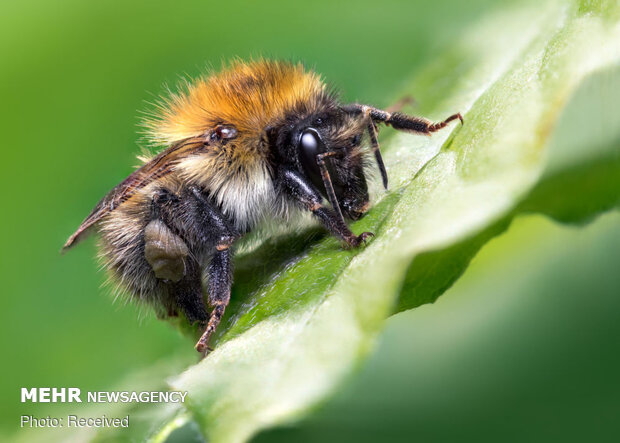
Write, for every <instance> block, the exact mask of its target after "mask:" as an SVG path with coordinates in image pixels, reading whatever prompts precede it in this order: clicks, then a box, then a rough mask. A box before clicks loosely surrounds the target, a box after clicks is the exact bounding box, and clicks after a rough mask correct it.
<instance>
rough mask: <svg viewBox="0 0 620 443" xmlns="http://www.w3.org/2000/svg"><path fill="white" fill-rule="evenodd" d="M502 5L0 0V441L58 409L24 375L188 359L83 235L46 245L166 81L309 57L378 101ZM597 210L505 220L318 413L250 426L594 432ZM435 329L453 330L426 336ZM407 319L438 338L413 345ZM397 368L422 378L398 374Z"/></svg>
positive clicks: (614, 247) (609, 256)
mask: <svg viewBox="0 0 620 443" xmlns="http://www.w3.org/2000/svg"><path fill="white" fill-rule="evenodd" d="M496 7H497V2H493V1H490V0H474V1H469V2H461V1H456V0H450V1H435V2H421V1H420V2H411V1H402V2H370V1H345V2H338V3H337V4H336V3H335V2H329V1H318V2H306V3H293V2H284V1H282V2H276V1H271V2H206V1H176V2H163V1H156V2H154V1H149V2H147V1H140V2H123V1H101V2H84V1H53V2H49V1H48V2H44V1H26V2H19V3H18V2H11V3H8V2H4V3H3V5H2V6H1V9H2V14H1V18H0V20H1V22H0V24H1V26H0V48H1V49H0V51H1V54H2V57H1V59H2V62H1V69H0V91H1V92H0V97H1V98H2V104H3V106H2V109H1V110H0V113H1V118H0V122H1V123H0V125H1V126H2V134H3V137H4V140H3V155H4V158H5V160H4V164H5V168H4V171H3V174H2V175H1V180H2V189H3V194H4V195H5V198H8V202H5V206H4V208H5V209H4V211H3V216H2V219H1V222H0V223H2V226H1V228H2V229H1V231H0V232H2V236H3V239H2V245H3V253H2V254H1V258H0V259H1V260H2V266H1V267H0V269H1V272H2V281H3V295H2V298H1V301H0V303H1V304H2V305H1V310H2V322H1V323H0V334H1V335H2V337H3V339H2V342H3V351H4V358H3V362H4V365H3V370H2V374H3V377H2V378H1V380H0V396H1V398H2V399H3V401H2V403H1V404H0V408H1V410H0V426H1V428H0V429H1V432H0V436H1V435H2V434H4V435H9V434H11V433H12V432H14V431H16V430H17V424H18V419H19V416H20V415H22V414H45V415H47V414H50V413H52V414H53V413H55V412H57V411H58V410H59V409H55V407H56V405H43V406H41V405H37V404H34V405H31V404H21V403H19V388H20V387H30V386H78V387H80V388H82V389H83V390H104V389H106V388H110V387H112V386H114V385H115V384H116V383H118V381H119V380H122V379H124V378H125V377H126V376H127V375H128V374H130V373H132V372H134V371H135V370H139V369H143V368H148V367H149V366H151V365H153V364H155V363H156V362H158V361H160V360H161V359H165V358H167V357H168V356H170V355H171V354H172V353H175V354H179V361H182V362H183V361H184V362H192V361H194V358H195V356H194V351H193V349H192V346H191V342H190V341H188V340H187V339H185V338H183V337H181V336H180V334H179V333H178V332H177V331H176V330H174V329H173V328H172V327H170V326H169V325H167V324H166V323H164V322H159V321H157V320H155V319H154V318H152V316H151V315H150V313H148V312H139V310H138V309H137V308H136V307H134V306H132V305H125V304H124V303H123V301H121V300H117V301H116V303H112V300H111V298H110V297H108V296H107V293H108V291H106V290H105V289H102V288H101V284H102V283H103V281H104V278H105V277H104V275H103V273H101V272H98V270H97V268H98V265H97V263H96V260H95V254H96V251H95V248H94V241H93V240H92V239H91V240H88V241H87V242H85V243H84V244H82V245H80V246H79V247H77V248H76V249H74V250H72V251H71V252H70V253H68V254H67V255H65V256H61V255H60V254H59V250H60V247H61V245H62V244H63V242H64V240H65V239H66V237H67V236H68V235H69V234H71V233H72V232H73V230H74V229H75V228H76V227H77V226H78V225H79V223H80V222H81V220H82V219H83V218H84V216H85V215H87V213H88V212H89V211H90V209H91V208H92V207H93V206H94V204H95V203H96V202H97V201H98V199H99V198H100V197H102V196H103V195H104V194H105V193H106V192H107V191H108V190H109V189H110V188H112V187H113V186H114V185H115V184H117V183H118V182H119V181H120V180H122V179H123V178H124V177H125V176H126V175H127V174H128V173H130V172H131V170H132V166H133V165H135V164H136V163H137V161H136V160H135V154H136V153H137V152H138V151H139V147H138V142H139V139H140V136H139V134H138V117H139V113H140V111H141V110H144V109H146V108H147V107H148V106H147V104H146V103H147V102H149V101H153V100H154V98H155V97H156V96H157V95H158V94H160V93H161V92H162V91H163V90H164V86H163V85H164V83H168V84H170V85H174V84H175V83H176V81H177V80H178V78H179V75H184V74H188V75H190V76H193V75H197V74H199V73H200V72H203V71H204V69H205V67H207V66H214V67H218V66H219V65H220V64H221V62H222V61H226V60H228V59H229V58H231V57H233V56H241V57H249V56H258V55H263V56H268V57H277V58H286V59H294V60H303V61H304V62H305V63H306V64H307V65H309V66H311V67H314V68H315V69H316V70H317V71H318V72H320V73H322V74H323V75H324V77H325V78H326V79H327V80H328V82H330V83H332V84H333V85H335V86H336V87H338V88H339V89H340V90H341V91H342V93H343V97H344V98H345V99H346V100H351V101H353V100H359V101H364V102H368V103H372V104H375V105H377V106H386V105H388V104H390V103H391V102H392V101H393V100H394V99H395V98H397V97H398V91H399V89H401V88H402V85H403V84H404V83H405V82H406V81H407V80H408V79H409V77H410V75H411V73H412V72H415V70H416V68H417V67H419V66H421V65H423V64H424V63H426V62H428V60H429V59H432V57H433V54H434V53H435V52H436V51H438V50H439V49H440V48H443V47H446V46H447V45H449V44H450V42H451V41H452V40H453V39H455V38H457V37H458V36H459V34H460V32H461V31H462V30H463V29H464V28H466V27H468V26H470V25H471V24H472V23H474V22H476V21H477V20H478V19H479V18H480V17H482V16H483V15H485V14H486V13H488V12H489V11H490V10H492V9H493V8H496ZM600 223H602V225H600V226H599V224H597V225H596V228H591V231H588V232H593V233H587V232H586V233H583V232H581V231H575V230H571V229H569V228H557V227H554V226H552V225H551V224H550V223H549V222H543V221H541V220H534V221H528V222H525V223H523V224H522V225H521V224H519V228H518V231H517V234H514V233H513V232H512V231H510V232H509V234H507V236H506V237H510V236H512V237H511V238H513V240H502V241H503V242H504V243H501V242H500V241H499V240H498V241H497V244H499V246H497V245H495V246H489V249H491V248H492V247H493V248H495V249H494V250H493V251H492V253H494V254H497V255H498V256H500V255H501V256H502V257H504V261H499V260H497V262H498V263H500V264H497V263H495V262H496V260H495V259H493V260H492V259H489V258H487V259H486V262H485V259H484V258H483V257H481V258H479V259H477V267H476V268H475V272H474V271H473V270H472V271H471V272H468V274H467V278H464V279H463V280H462V281H461V282H459V283H458V285H459V286H458V287H455V288H453V290H452V291H453V292H454V291H457V290H460V291H461V292H465V294H464V295H463V294H461V295H459V297H456V296H454V297H450V296H449V294H446V295H445V296H444V297H443V298H442V299H440V302H439V303H438V304H436V305H432V306H426V307H424V308H422V309H419V310H416V311H413V312H410V313H405V314H401V315H399V316H396V317H394V318H393V319H392V320H391V321H390V327H389V329H388V331H387V333H386V335H385V337H384V339H383V342H382V345H381V347H380V349H379V352H378V353H377V354H376V355H375V357H374V360H372V361H371V362H370V364H369V365H368V366H367V367H365V368H364V369H363V371H362V374H361V375H360V376H359V378H358V379H357V380H356V381H353V382H352V384H351V385H350V386H348V387H346V388H345V390H344V391H343V392H342V393H340V394H339V396H338V397H337V398H336V399H335V400H334V401H333V402H331V403H329V404H328V405H326V406H325V408H324V409H323V410H322V411H319V412H318V414H317V416H316V417H313V418H311V419H310V421H309V422H308V423H306V424H304V425H302V426H300V427H298V428H293V429H283V430H277V431H273V432H271V433H267V434H263V435H261V436H260V437H259V438H258V439H259V440H261V441H265V440H270V439H276V440H282V439H284V440H287V439H288V438H293V437H295V438H308V439H313V440H314V439H316V440H319V439H321V438H329V437H333V438H336V437H337V438H344V436H346V435H354V436H357V437H359V438H360V439H361V437H364V436H365V437H369V436H374V437H375V438H377V439H379V438H381V437H382V436H389V437H391V438H392V439H394V440H398V439H408V437H410V436H413V435H415V432H414V431H417V432H419V434H417V437H418V439H420V440H422V441H428V440H437V439H447V440H457V439H461V437H463V439H465V437H472V438H476V437H480V436H481V435H486V436H489V435H490V436H494V437H495V438H494V439H501V440H505V439H507V438H505V437H511V438H512V439H514V440H521V438H520V437H526V436H540V437H551V436H554V435H555V434H553V432H555V431H556V430H557V429H560V428H562V427H561V426H560V425H559V424H558V423H564V422H566V423H570V424H571V426H566V427H564V428H562V429H564V431H566V433H565V434H563V435H564V437H567V436H571V435H572V436H576V435H579V436H587V434H583V435H582V434H571V432H570V431H571V430H572V429H573V427H575V426H577V425H578V424H579V423H583V427H581V428H580V429H581V430H582V431H584V432H585V430H587V429H590V430H592V432H593V433H594V429H595V428H597V427H599V426H604V425H607V424H608V423H609V420H610V418H612V417H613V418H615V417H617V416H618V412H620V408H618V401H619V399H620V397H619V395H618V394H620V389H619V385H618V382H617V380H616V377H615V376H614V374H617V373H619V371H618V366H619V365H618V355H619V353H618V351H620V343H619V342H618V337H620V326H618V325H619V323H618V322H617V320H618V319H619V318H618V315H617V312H618V307H619V306H618V300H617V295H618V292H620V289H619V288H620V285H619V284H618V283H619V281H618V279H617V278H618V277H617V274H616V273H617V269H618V268H617V263H618V262H619V259H620V256H619V253H618V251H620V247H619V246H620V241H619V235H620V232H619V231H618V229H617V228H616V226H617V225H618V218H617V217H615V218H613V217H612V216H608V217H606V218H605V219H604V220H602V221H601V222H600ZM593 226H594V225H593ZM601 226H602V227H601ZM588 229H590V228H588ZM551 231H553V232H554V235H555V237H554V236H550V237H549V238H552V239H556V238H557V239H558V240H557V241H556V243H554V241H555V240H548V239H547V233H548V232H551ZM584 232H585V231H584ZM514 235H517V237H514ZM588 235H589V236H590V237H588ZM571 236H573V237H574V236H577V237H578V238H585V239H586V240H580V241H581V242H582V243H581V246H582V247H581V248H577V249H572V250H571V252H570V254H572V255H568V253H567V254H560V255H557V254H556V255H554V257H555V258H553V260H551V264H549V263H548V262H547V261H545V260H542V259H541V260H539V261H538V262H536V263H538V265H537V266H534V264H533V263H532V262H530V261H529V260H524V259H523V257H520V256H519V255H518V254H515V258H514V261H511V259H512V257H511V254H507V251H510V250H511V248H512V247H513V246H514V245H517V244H518V245H520V246H521V247H522V248H524V250H523V251H522V252H523V254H526V253H527V246H524V245H533V246H539V244H540V240H541V239H544V240H545V241H546V242H547V243H545V245H546V246H545V250H546V251H558V250H559V251H562V249H561V248H562V247H563V244H564V243H565V242H566V241H567V240H566V239H568V238H571V239H572V238H573V237H571ZM577 237H575V238H577ZM514 238H517V239H518V240H514ZM511 241H512V242H513V243H511ZM571 241H572V240H571ZM590 241H591V242H592V243H590ZM527 242H529V243H527ZM533 246H532V247H533ZM558 248H560V249H558ZM590 249H591V250H590ZM492 253H491V252H488V253H485V254H492ZM564 255H568V256H566V257H565V256H564ZM491 256H492V255H491ZM485 257H488V256H485ZM541 257H544V256H543V255H541ZM519 260H521V261H519ZM525 265H529V268H528V267H526V268H523V266H525ZM524 269H525V270H524ZM584 269H585V270H586V271H587V272H586V271H584ZM576 271H579V272H576ZM614 271H615V272H614ZM520 275H526V276H527V278H526V277H523V278H522V279H521V278H519V276H520ZM486 276H493V277H488V278H487V277H486ZM565 276H571V278H572V279H573V280H566V279H564V277H565ZM491 278H496V279H500V281H503V280H504V279H505V280H506V281H508V280H510V279H513V278H514V279H517V280H516V281H515V284H514V285H512V284H508V283H507V284H505V285H504V287H505V290H500V291H497V290H489V289H488V288H492V287H493V282H489V281H487V280H488V279H491ZM559 283H563V284H564V286H562V285H560V284H559ZM468 285H469V286H468ZM485 285H489V286H485ZM497 286H498V285H497V284H496V285H495V287H497ZM499 286H500V287H501V285H499ZM459 288H460V289H459ZM567 294H568V295H567ZM490 295H493V297H492V300H490V299H489V298H488V297H490ZM565 296H566V298H564V297H565ZM613 296H616V297H613ZM484 297H487V298H484ZM444 299H445V300H444ZM457 299H458V300H457ZM491 301H492V302H491ZM586 301H587V303H586ZM489 303H490V304H491V306H488V304H489ZM477 306H485V308H484V309H476V307H477ZM463 310H465V311H467V312H469V313H470V314H471V315H470V316H469V317H464V318H463V317H462V312H463ZM457 311H458V313H457ZM429 313H430V314H429ZM571 315H572V317H571ZM418 317H422V320H419V319H418ZM424 321H426V322H428V323H427V326H426V327H425V326H424ZM434 322H437V324H442V325H445V324H446V323H450V324H454V325H455V327H454V329H448V330H445V329H443V328H439V327H438V328H437V330H436V331H435V332H433V331H434V330H433V329H432V328H429V327H428V324H431V323H434ZM420 324H422V326H420ZM418 328H420V330H423V331H425V333H427V334H428V333H433V334H434V335H433V336H432V337H428V336H425V337H423V338H424V340H423V341H422V340H421V338H420V336H419V334H417V332H418ZM459 328H465V330H466V331H469V334H464V333H463V329H459ZM467 328H469V329H467ZM429 339H432V340H429ZM550 348H553V349H556V350H557V351H555V352H556V353H557V355H556V354H554V353H549V352H547V351H546V350H547V349H550ZM421 355H423V357H420V356H421ZM418 358H422V359H423V361H421V360H419V359H418ZM612 369H613V371H612ZM171 371H172V370H171ZM425 371H426V372H425ZM171 373H172V372H171ZM409 373H413V374H418V375H416V377H418V378H415V377H413V378H409V379H408V383H403V378H406V377H405V375H408V374H409ZM528 377H529V378H528ZM347 390H348V391H347ZM504 392H506V394H505V395H504V394H503V393H504ZM356 395H361V397H356ZM588 406H592V407H591V408H590V407H588ZM535 426H538V427H537V428H536V427H535ZM532 429H539V430H540V432H539V433H538V434H534V435H531V430H532ZM353 430H354V431H355V433H354V434H350V432H352V431H353ZM545 430H546V431H548V432H547V433H546V434H545ZM526 431H530V433H529V434H528V433H525V432H526ZM592 435H594V434H592ZM489 439H490V440H492V439H493V438H489Z"/></svg>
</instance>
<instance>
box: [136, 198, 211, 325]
mask: <svg viewBox="0 0 620 443" xmlns="http://www.w3.org/2000/svg"><path fill="white" fill-rule="evenodd" d="M164 204H170V197H169V196H168V195H165V194H160V195H159V196H158V198H155V199H154V200H153V210H152V220H151V221H150V222H149V223H148V224H147V225H146V227H145V229H144V256H145V258H146V261H147V262H148V263H149V265H151V268H152V269H153V272H154V273H155V277H157V278H158V279H160V280H162V281H163V282H164V284H165V285H166V286H167V289H168V291H167V292H168V299H167V300H164V301H163V302H164V304H165V310H166V311H167V313H168V315H171V314H172V315H174V314H175V313H177V309H179V310H181V311H182V312H183V313H184V314H185V317H186V318H187V320H188V321H189V322H190V323H191V324H193V323H196V322H199V323H200V324H201V325H204V324H206V322H207V318H208V315H207V310H206V308H205V304H204V300H203V296H202V284H201V272H200V266H199V264H198V263H197V262H196V260H195V258H194V257H193V256H192V255H191V254H190V251H189V248H188V246H187V244H186V243H185V241H184V240H183V239H182V238H181V237H179V236H178V235H177V234H175V233H174V232H173V231H172V230H171V229H170V228H169V227H168V225H167V224H166V223H165V222H164V218H165V217H164V215H165V213H166V211H165V209H166V208H164V207H163V205H164ZM167 209H169V208H167Z"/></svg>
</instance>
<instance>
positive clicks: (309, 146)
mask: <svg viewBox="0 0 620 443" xmlns="http://www.w3.org/2000/svg"><path fill="white" fill-rule="evenodd" d="M322 145H323V142H322V140H321V137H320V136H319V133H318V132H317V130H316V129H314V128H308V129H306V130H305V131H304V132H302V133H301V136H300V137H299V147H298V149H299V159H300V160H301V163H302V165H303V166H304V168H305V169H306V171H307V172H308V173H310V174H317V175H318V174H319V166H318V165H317V163H316V156H317V155H318V154H320V153H321V152H323V149H322Z"/></svg>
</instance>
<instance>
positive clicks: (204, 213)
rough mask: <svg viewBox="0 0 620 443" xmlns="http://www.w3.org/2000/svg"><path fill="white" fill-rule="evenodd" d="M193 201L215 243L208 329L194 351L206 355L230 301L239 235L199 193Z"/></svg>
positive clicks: (192, 190) (194, 193)
mask: <svg viewBox="0 0 620 443" xmlns="http://www.w3.org/2000/svg"><path fill="white" fill-rule="evenodd" d="M190 192H191V193H192V194H193V197H194V199H195V201H196V205H197V209H198V212H199V213H200V214H201V219H203V220H205V221H206V225H204V226H205V228H204V229H205V233H208V236H209V237H210V238H214V239H215V240H216V243H215V248H214V249H215V251H214V252H213V255H212V257H211V263H210V264H209V268H208V271H207V272H208V278H209V282H208V288H207V289H208V291H207V292H208V294H209V295H208V299H207V302H208V305H209V307H210V308H211V309H212V310H211V314H210V317H209V322H208V323H207V326H206V328H205V330H204V332H203V334H202V336H201V337H200V339H199V340H198V342H197V343H196V350H197V351H198V352H200V353H202V354H206V352H207V351H208V350H209V348H208V345H209V340H210V338H211V336H212V335H213V333H214V332H215V330H216V329H217V326H218V325H219V324H220V321H221V319H222V317H223V316H224V311H225V309H226V306H228V302H229V301H230V291H231V287H232V281H233V266H232V258H233V253H232V245H233V243H234V241H235V240H236V239H237V238H238V237H239V233H238V232H237V231H236V230H235V229H234V228H233V227H232V226H231V225H230V223H229V221H228V220H227V219H226V218H225V217H224V216H223V215H222V214H221V213H220V211H219V210H217V209H216V208H215V207H214V206H213V205H212V204H210V202H209V200H208V199H207V198H206V197H205V195H204V194H202V193H201V192H200V190H198V189H196V188H192V189H190Z"/></svg>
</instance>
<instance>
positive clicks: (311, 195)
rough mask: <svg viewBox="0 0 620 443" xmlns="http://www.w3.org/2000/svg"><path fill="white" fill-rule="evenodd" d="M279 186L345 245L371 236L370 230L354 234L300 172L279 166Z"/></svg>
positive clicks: (361, 241)
mask: <svg viewBox="0 0 620 443" xmlns="http://www.w3.org/2000/svg"><path fill="white" fill-rule="evenodd" d="M278 180H279V184H280V186H281V187H282V188H283V190H284V192H285V193H286V194H287V195H288V196H289V197H290V198H292V199H293V200H295V201H296V202H298V203H299V204H301V206H302V207H303V208H304V209H307V210H309V211H311V212H312V214H314V216H315V217H317V218H318V219H319V220H320V221H321V223H322V224H323V226H325V227H326V228H327V230H329V232H331V233H332V234H333V235H335V236H337V237H340V238H341V239H342V240H343V241H344V242H345V243H346V245H347V246H349V247H357V246H360V245H361V244H362V243H364V242H365V241H366V239H367V238H368V237H372V236H373V235H374V234H373V233H372V232H362V233H361V234H360V235H355V234H353V232H351V230H350V229H349V227H348V226H347V224H346V223H345V222H344V220H343V219H342V216H341V215H339V214H338V213H337V212H336V211H334V210H333V209H331V208H328V207H325V206H324V205H323V197H321V194H320V193H319V191H318V190H317V189H316V188H315V187H314V185H313V184H312V183H311V182H310V181H309V180H307V179H305V178H304V177H303V176H302V175H301V174H299V173H298V172H296V171H293V170H291V169H287V168H281V169H280V171H279V174H278Z"/></svg>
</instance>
